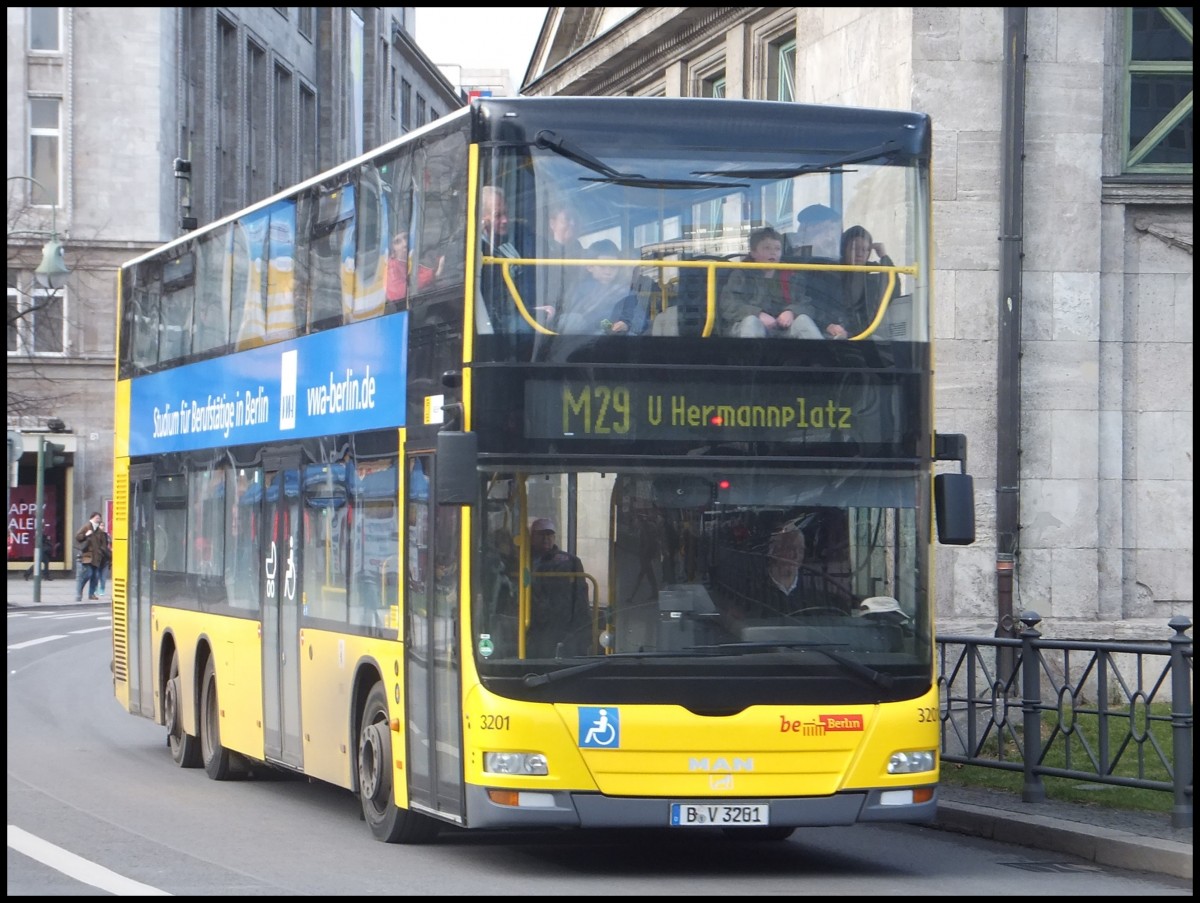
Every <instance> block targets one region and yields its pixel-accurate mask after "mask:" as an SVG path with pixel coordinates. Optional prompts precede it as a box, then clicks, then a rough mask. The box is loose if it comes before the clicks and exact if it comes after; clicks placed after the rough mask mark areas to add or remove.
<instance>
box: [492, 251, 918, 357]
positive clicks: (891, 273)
mask: <svg viewBox="0 0 1200 903" xmlns="http://www.w3.org/2000/svg"><path fill="white" fill-rule="evenodd" d="M482 261H483V263H484V264H486V265H495V264H499V265H500V268H501V273H502V275H503V277H504V284H505V285H506V286H507V287H508V292H509V294H510V295H511V296H512V299H513V301H514V302H515V303H516V306H517V311H518V312H519V313H520V314H521V317H522V318H523V319H524V320H525V322H526V323H528V324H529V325H530V326H531V327H532V328H533V329H534V330H535V331H537V332H540V333H542V334H543V335H558V333H557V332H555V331H554V330H553V329H550V328H549V327H547V326H543V325H542V324H541V323H539V322H538V321H537V317H535V316H533V315H532V314H531V313H530V312H529V308H528V307H527V306H526V305H525V301H524V299H523V298H522V297H521V293H520V292H519V291H518V290H517V284H516V282H515V281H514V280H513V277H512V267H514V266H533V267H538V266H544V265H551V266H568V267H575V266H594V265H595V264H596V261H595V259H558V258H546V257H491V256H485V257H483V258H482ZM604 265H605V266H619V267H631V268H638V267H656V268H658V269H660V270H662V269H666V268H668V267H670V268H672V269H675V268H682V269H704V270H706V271H707V273H706V277H707V278H706V280H705V282H706V285H705V295H706V297H705V317H704V329H703V330H702V331H701V333H700V336H701V338H708V337H710V336H711V335H712V333H713V328H714V327H715V326H716V319H717V297H716V296H717V269H718V268H720V269H729V270H784V271H787V272H794V271H802V272H834V273H858V272H861V273H887V277H888V281H887V286H886V287H885V288H884V290H883V297H882V298H880V299H879V303H878V305H877V306H876V311H875V317H874V319H872V320H871V322H870V323H869V324H867V327H866V328H865V329H864V330H863V331H862V332H860V333H859V334H858V335H855V336H850V337H849V341H851V342H859V341H862V340H863V339H866V338H869V337H870V336H871V335H872V334H873V333H874V332H875V330H876V329H878V328H879V324H880V323H882V322H883V318H884V316H885V315H886V314H887V310H888V305H890V304H891V302H892V295H893V293H894V292H895V290H896V282H897V277H898V276H899V274H901V273H903V274H906V275H909V276H913V277H915V276H916V275H917V272H918V271H917V267H916V266H915V265H911V266H885V265H883V264H865V265H861V266H859V265H854V264H847V263H783V262H779V263H759V262H757V261H741V260H622V259H612V258H605V262H604Z"/></svg>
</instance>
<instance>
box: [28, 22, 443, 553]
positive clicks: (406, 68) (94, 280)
mask: <svg viewBox="0 0 1200 903" xmlns="http://www.w3.org/2000/svg"><path fill="white" fill-rule="evenodd" d="M7 16H8V112H7V117H8V173H7V174H8V182H7V187H8V192H7V196H8V226H9V235H8V283H7V284H8V369H7V420H8V428H9V431H10V433H12V432H17V433H19V434H20V436H21V444H22V445H23V447H24V454H23V455H21V457H20V460H19V462H18V464H17V466H16V471H17V485H16V486H15V487H14V488H10V490H9V509H10V510H9V521H10V527H11V526H12V524H13V519H14V516H15V515H14V512H16V511H17V510H18V509H16V508H15V507H14V505H16V504H18V503H19V504H21V505H27V502H26V501H25V500H26V499H27V498H28V499H32V492H33V486H34V483H35V481H36V471H37V467H36V448H37V438H38V437H39V436H48V437H49V438H50V439H51V440H52V441H53V442H55V443H57V444H60V445H63V446H64V448H65V450H66V455H65V457H66V462H65V464H64V465H63V466H59V467H53V468H50V469H49V470H47V472H46V501H47V505H46V511H45V516H46V520H47V523H50V524H52V525H53V530H54V531H55V533H56V535H57V536H58V538H59V539H60V540H62V539H65V538H66V537H68V536H69V535H70V533H72V532H74V528H75V525H78V524H81V523H82V522H83V521H84V520H86V519H87V516H88V514H89V513H90V512H91V511H92V510H97V509H101V508H102V507H103V506H104V502H105V500H107V499H111V497H112V454H113V440H112V436H113V379H114V343H115V339H116V336H115V330H116V313H115V312H116V272H117V269H118V267H119V266H120V265H121V264H122V263H124V262H125V261H127V260H130V259H131V258H133V257H136V256H138V255H140V254H141V253H143V252H145V251H146V250H148V249H150V248H152V247H155V246H156V245H158V244H160V243H162V242H165V241H168V240H170V239H173V238H175V237H177V236H178V235H180V234H181V233H182V232H183V231H185V230H186V229H187V228H189V226H191V225H193V224H195V225H198V224H203V223H206V222H209V221H211V220H213V219H216V218H219V217H220V216H223V215H225V214H228V213H231V212H233V211H235V210H237V209H240V208H241V207H243V206H246V205H248V204H250V203H253V202H254V201H257V200H260V199H262V198H264V197H267V196H269V195H271V194H274V193H275V192H276V191H278V190H280V189H281V188H283V187H285V186H288V185H292V184H294V183H296V182H298V181H301V180H302V179H305V178H308V177H309V176H312V175H315V174H316V173H318V172H321V171H323V170H325V169H327V168H329V167H331V166H333V165H335V164H338V163H341V162H343V161H345V160H347V159H350V158H352V157H354V156H356V155H358V154H360V153H362V152H363V151H365V150H369V149H370V148H373V147H376V146H378V145H379V144H382V143H383V142H385V141H388V140H391V139H393V138H395V137H397V136H399V135H400V134H403V133H404V132H405V131H408V130H409V129H413V128H417V127H419V126H421V125H423V124H424V123H426V122H428V121H430V120H432V119H435V118H438V117H439V116H441V115H444V114H445V113H448V112H450V111H451V110H453V109H455V108H457V107H459V106H462V104H463V103H464V102H465V100H464V96H463V94H462V92H460V91H459V90H458V89H457V88H456V87H455V86H454V85H452V84H451V83H450V82H449V81H448V80H447V79H446V78H445V76H443V75H442V74H441V72H439V71H438V69H437V67H436V66H434V65H433V63H432V62H430V60H429V59H428V58H427V57H426V56H425V55H424V53H422V52H421V50H420V49H419V47H418V46H417V43H416V40H415V36H414V34H413V22H414V8H413V7H349V8H347V7H147V8H133V7H121V8H112V9H108V8H100V7H10V8H9V9H8V13H7ZM52 234H55V235H57V237H58V238H59V239H60V240H61V241H62V242H63V244H64V246H65V248H66V253H65V261H66V264H67V266H68V267H69V269H70V271H71V272H70V276H69V277H68V279H67V284H66V286H65V288H64V289H62V290H61V291H58V292H45V291H42V290H41V289H39V288H38V286H37V285H36V281H35V279H34V275H33V271H34V269H35V268H36V267H37V266H38V264H39V263H40V262H41V260H42V248H43V245H44V244H45V243H46V241H47V240H48V238H49V237H50V236H51V235H52ZM19 513H20V514H21V517H20V518H19V520H20V524H21V526H22V528H24V527H26V526H28V521H29V518H28V517H27V516H26V515H27V513H28V507H23V508H21V509H20V511H19ZM69 550H70V543H69V542H61V543H60V546H59V551H58V553H57V555H56V558H57V560H56V561H55V562H54V567H55V569H63V568H69V567H71V563H70V561H69ZM27 566H28V562H27V561H18V562H12V561H10V562H9V567H10V568H21V569H24V568H25V567H27Z"/></svg>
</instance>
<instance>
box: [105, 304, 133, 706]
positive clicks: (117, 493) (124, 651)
mask: <svg viewBox="0 0 1200 903" xmlns="http://www.w3.org/2000/svg"><path fill="white" fill-rule="evenodd" d="M117 297H120V291H119V290H118V293H117ZM129 387H130V383H129V380H124V381H121V382H118V383H117V387H116V392H115V397H114V399H113V449H114V451H113V518H112V520H113V522H112V523H111V524H109V525H108V534H109V541H110V542H111V543H112V603H111V604H112V644H113V659H112V673H113V694H114V695H115V696H116V697H117V701H118V702H119V703H121V705H122V706H123V707H124V709H125V711H127V712H133V711H134V708H131V701H130V693H131V686H130V682H129V666H130V662H129V602H128V596H127V595H126V588H127V586H128V584H129V391H130V390H129Z"/></svg>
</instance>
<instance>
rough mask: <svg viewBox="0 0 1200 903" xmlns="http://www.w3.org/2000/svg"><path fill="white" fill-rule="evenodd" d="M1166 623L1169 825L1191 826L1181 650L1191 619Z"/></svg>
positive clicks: (1187, 706)
mask: <svg viewBox="0 0 1200 903" xmlns="http://www.w3.org/2000/svg"><path fill="white" fill-rule="evenodd" d="M1167 626H1168V627H1170V628H1171V629H1172V630H1174V631H1175V636H1173V637H1171V639H1170V643H1171V757H1172V762H1173V764H1174V767H1173V768H1172V769H1171V771H1172V774H1171V783H1172V785H1173V789H1174V791H1175V805H1174V806H1173V807H1172V809H1171V827H1172V828H1190V827H1191V826H1192V811H1193V808H1194V807H1193V802H1192V798H1191V797H1190V796H1188V792H1187V791H1188V788H1189V787H1191V786H1192V682H1191V679H1190V675H1191V671H1192V669H1191V668H1190V667H1188V663H1187V661H1186V660H1185V657H1184V654H1183V653H1184V650H1185V648H1186V650H1187V651H1189V652H1190V651H1191V648H1192V639H1191V637H1189V636H1187V635H1186V634H1187V631H1188V630H1190V629H1191V627H1192V622H1191V621H1189V620H1188V619H1187V618H1185V617H1175V618H1171V620H1169V621H1168V622H1167Z"/></svg>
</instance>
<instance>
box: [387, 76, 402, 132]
mask: <svg viewBox="0 0 1200 903" xmlns="http://www.w3.org/2000/svg"><path fill="white" fill-rule="evenodd" d="M388 88H390V89H391V90H389V91H388V101H389V104H390V106H391V114H392V122H395V121H396V119H397V117H399V115H400V79H399V77H398V76H397V74H396V67H395V66H392V67H390V69H389V78H388Z"/></svg>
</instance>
